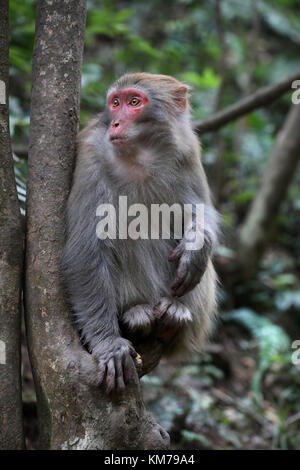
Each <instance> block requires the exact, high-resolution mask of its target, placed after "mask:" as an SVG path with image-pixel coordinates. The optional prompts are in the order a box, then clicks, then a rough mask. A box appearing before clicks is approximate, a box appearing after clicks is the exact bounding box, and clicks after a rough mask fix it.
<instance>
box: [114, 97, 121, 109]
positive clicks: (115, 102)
mask: <svg viewBox="0 0 300 470" xmlns="http://www.w3.org/2000/svg"><path fill="white" fill-rule="evenodd" d="M119 104H120V101H119V100H118V98H115V99H114V100H113V102H112V105H113V107H114V108H116V107H117V106H119Z"/></svg>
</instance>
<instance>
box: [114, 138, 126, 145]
mask: <svg viewBox="0 0 300 470" xmlns="http://www.w3.org/2000/svg"><path fill="white" fill-rule="evenodd" d="M110 141H111V143H112V144H114V145H120V144H124V143H125V142H126V141H127V137H125V136H122V137H116V136H113V137H111V138H110Z"/></svg>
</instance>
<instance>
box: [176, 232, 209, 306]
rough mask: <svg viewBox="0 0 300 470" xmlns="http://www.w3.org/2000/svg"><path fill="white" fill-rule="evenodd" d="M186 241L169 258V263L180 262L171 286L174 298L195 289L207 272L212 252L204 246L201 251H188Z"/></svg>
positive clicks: (182, 241)
mask: <svg viewBox="0 0 300 470" xmlns="http://www.w3.org/2000/svg"><path fill="white" fill-rule="evenodd" d="M185 246H186V241H185V239H183V240H181V242H180V243H179V245H178V246H177V247H176V248H175V250H174V251H173V252H172V253H171V255H170V256H169V258H168V259H169V261H171V262H172V261H175V260H179V263H178V268H177V273H176V278H175V280H174V282H173V284H172V286H171V289H172V294H173V297H182V296H183V295H185V294H187V293H188V292H189V291H191V290H192V289H194V287H196V285H197V284H198V283H199V282H200V281H201V278H202V276H203V274H204V272H205V270H206V266H207V262H208V259H209V254H210V250H209V249H208V248H207V247H206V246H205V245H204V246H203V248H202V249H200V250H187V249H186V247H185Z"/></svg>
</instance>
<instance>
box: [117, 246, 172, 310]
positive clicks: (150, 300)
mask: <svg viewBox="0 0 300 470" xmlns="http://www.w3.org/2000/svg"><path fill="white" fill-rule="evenodd" d="M122 242H123V243H122V248H121V251H120V253H121V256H120V258H119V259H118V270H117V273H116V274H115V275H116V277H117V279H116V285H117V293H118V295H117V298H118V303H119V308H120V309H121V310H125V309H127V308H130V307H131V306H133V305H137V304H139V303H147V304H150V305H155V304H156V303H157V302H158V301H159V299H160V298H161V297H163V296H168V295H171V289H170V286H171V284H172V281H173V280H174V277H175V273H176V265H175V264H174V263H170V262H169V261H168V257H169V255H170V254H171V252H172V250H173V249H174V246H175V244H174V240H131V241H127V243H124V242H125V241H123V240H122Z"/></svg>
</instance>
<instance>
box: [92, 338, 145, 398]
mask: <svg viewBox="0 0 300 470" xmlns="http://www.w3.org/2000/svg"><path fill="white" fill-rule="evenodd" d="M93 355H94V356H95V357H96V358H97V361H98V364H99V373H98V383H99V385H101V384H102V382H103V381H104V380H105V382H106V391H107V393H110V392H112V391H114V390H117V391H118V392H122V390H124V388H125V384H126V383H128V381H129V379H130V376H131V373H132V368H133V367H134V365H133V362H132V359H131V358H135V357H136V356H137V353H136V351H135V349H134V348H133V346H132V344H131V343H130V342H129V341H128V340H127V339H125V338H121V337H110V338H107V339H105V340H103V341H101V342H100V343H99V345H98V346H96V348H94V350H93Z"/></svg>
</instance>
